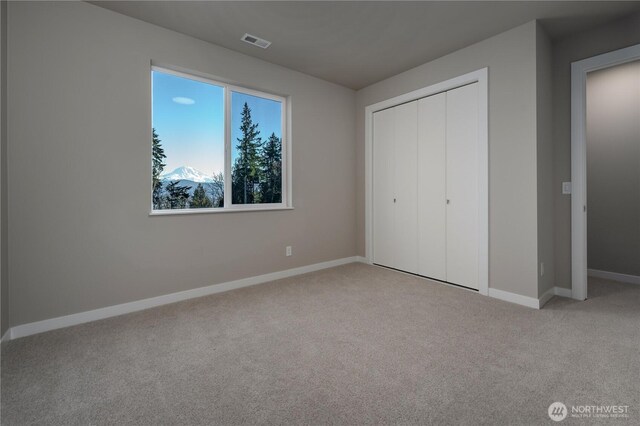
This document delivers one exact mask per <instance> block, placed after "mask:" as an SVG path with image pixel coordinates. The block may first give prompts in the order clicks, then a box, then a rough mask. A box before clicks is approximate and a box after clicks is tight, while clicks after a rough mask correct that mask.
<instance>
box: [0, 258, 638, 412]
mask: <svg viewBox="0 0 640 426" xmlns="http://www.w3.org/2000/svg"><path fill="white" fill-rule="evenodd" d="M589 293H590V299H589V300H588V301H586V302H575V301H572V300H569V299H562V298H558V297H556V298H554V299H552V300H551V301H550V302H549V303H548V304H547V305H546V306H545V308H544V309H543V310H540V311H537V310H533V309H528V308H525V307H521V306H517V305H513V304H510V303H506V302H501V301H498V300H495V299H490V298H487V297H482V296H479V295H477V294H474V293H472V292H469V291H465V290H461V289H456V288H451V287H447V286H444V285H442V284H438V283H434V282H431V281H427V280H423V279H419V278H415V277H411V276H408V275H405V274H401V273H398V272H393V271H389V270H385V269H381V268H377V267H373V266H368V265H362V264H352V265H346V266H342V267H338V268H334V269H330V270H325V271H320V272H316V273H312V274H308V275H304V276H299V277H294V278H290V279H285V280H280V281H275V282H272V283H268V284H263V285H259V286H255V287H250V288H245V289H241V290H236V291H232V292H228V293H223V294H218V295H213V296H208V297H204V298H200V299H197V300H191V301H187V302H182V303H177V304H174V305H169V306H165V307H161V308H156V309H151V310H148V311H144V312H139V313H135V314H129V315H126V316H121V317H117V318H112V319H108V320H103V321H99V322H95V323H91V324H86V325H81V326H77V327H73V328H67V329H63V330H58V331H53V332H49V333H44V334H41V335H36V336H31V337H27V338H23V339H18V340H15V341H11V342H9V343H8V344H6V345H5V344H3V345H2V382H1V383H2V384H1V386H2V406H1V408H2V424H7V425H21V424H32V423H33V424H55V425H59V424H65V425H66V424H82V425H85V424H144V425H161V424H183V425H190V424H194V425H195V424H224V425H232V424H348V425H355V424H451V423H453V424H470V425H477V424H492V425H495V424H540V423H545V422H550V420H549V418H548V416H547V408H548V406H549V404H551V403H552V402H554V401H561V402H564V403H565V404H567V405H570V404H576V405H578V404H597V405H600V404H617V405H629V406H630V408H629V415H630V418H629V419H628V420H626V421H624V420H617V422H620V424H639V423H640V406H639V404H640V286H634V285H630V284H620V283H614V282H606V281H603V280H599V281H592V282H591V283H590V287H589ZM572 422H574V423H576V424H585V421H584V420H581V421H578V422H575V419H567V420H566V421H565V422H564V423H572ZM593 423H594V420H593V419H591V424H593ZM587 424H588V423H587Z"/></svg>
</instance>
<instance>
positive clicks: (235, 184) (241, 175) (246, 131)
mask: <svg viewBox="0 0 640 426" xmlns="http://www.w3.org/2000/svg"><path fill="white" fill-rule="evenodd" d="M240 131H241V132H242V137H241V138H238V139H237V140H238V144H237V145H236V150H237V151H238V156H237V157H236V160H235V162H234V165H233V171H232V176H231V189H232V191H231V195H232V198H233V202H234V203H235V204H253V203H259V202H260V164H259V161H258V153H259V150H260V147H261V145H262V139H261V138H260V136H259V135H260V131H259V130H258V123H255V124H254V123H253V120H252V119H251V109H250V108H249V105H248V104H247V103H246V102H245V103H244V106H243V107H242V120H241V124H240Z"/></svg>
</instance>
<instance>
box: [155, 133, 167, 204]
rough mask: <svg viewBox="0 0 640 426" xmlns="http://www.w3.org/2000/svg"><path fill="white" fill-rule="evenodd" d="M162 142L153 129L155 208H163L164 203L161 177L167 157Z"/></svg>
mask: <svg viewBox="0 0 640 426" xmlns="http://www.w3.org/2000/svg"><path fill="white" fill-rule="evenodd" d="M160 142H161V140H160V138H159V136H158V134H157V133H156V129H153V144H152V165H153V172H152V175H153V183H152V185H153V208H154V209H158V208H161V203H162V181H161V180H160V175H161V174H162V171H163V170H164V166H166V164H165V163H164V162H163V160H164V159H165V158H167V156H166V155H165V153H164V148H162V144H161V143H160Z"/></svg>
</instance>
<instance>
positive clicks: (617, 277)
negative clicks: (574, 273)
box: [587, 269, 640, 284]
mask: <svg viewBox="0 0 640 426" xmlns="http://www.w3.org/2000/svg"><path fill="white" fill-rule="evenodd" d="M587 275H588V276H590V277H597V278H604V279H606V280H613V281H620V282H623V283H629V284H640V277H639V276H637V275H627V274H619V273H617V272H609V271H599V270H597V269H587Z"/></svg>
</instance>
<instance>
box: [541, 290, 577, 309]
mask: <svg viewBox="0 0 640 426" xmlns="http://www.w3.org/2000/svg"><path fill="white" fill-rule="evenodd" d="M553 296H560V297H568V298H571V289H570V288H563V287H551V288H550V289H549V290H547V291H545V292H544V294H543V295H542V296H540V299H538V300H539V302H538V304H539V308H542V307H543V306H544V305H545V304H546V303H547V302H548V301H549V300H551V298H552V297H553Z"/></svg>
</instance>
